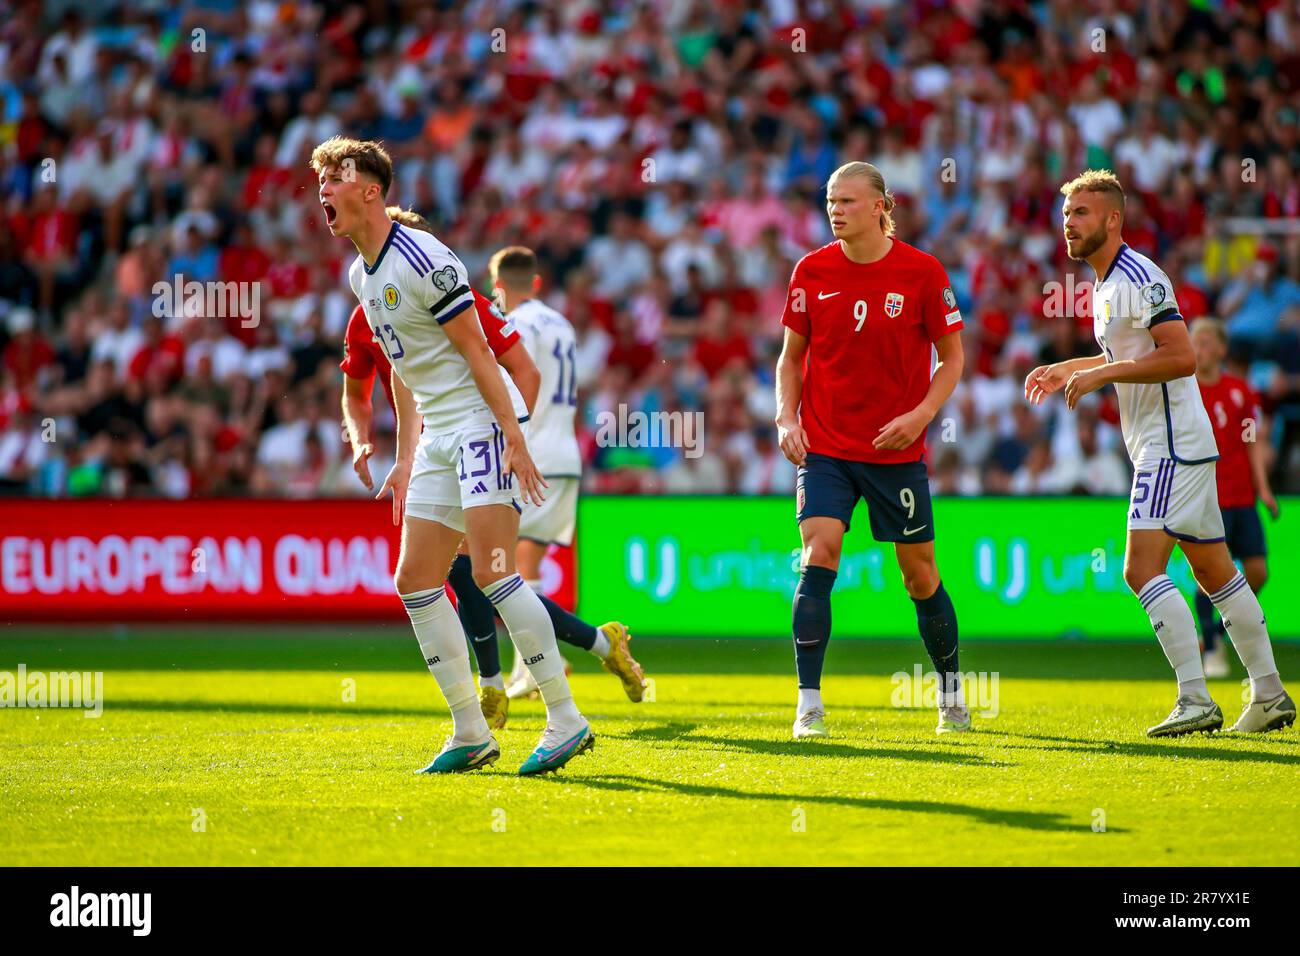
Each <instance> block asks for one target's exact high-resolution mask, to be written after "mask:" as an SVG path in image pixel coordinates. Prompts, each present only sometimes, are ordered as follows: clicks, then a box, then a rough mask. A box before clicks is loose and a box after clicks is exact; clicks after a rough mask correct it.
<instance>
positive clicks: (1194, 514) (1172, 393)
mask: <svg viewBox="0 0 1300 956" xmlns="http://www.w3.org/2000/svg"><path fill="white" fill-rule="evenodd" d="M1061 192H1062V193H1063V194H1064V195H1065V205H1064V209H1063V217H1064V231H1065V242H1066V246H1067V251H1068V253H1069V256H1070V258H1071V259H1073V260H1075V261H1076V262H1087V263H1088V264H1089V265H1091V266H1092V268H1093V270H1094V271H1095V272H1096V275H1097V282H1096V284H1095V285H1094V286H1093V294H1092V314H1093V333H1094V335H1095V336H1096V339H1097V344H1098V345H1099V346H1101V350H1102V354H1101V355H1096V356H1092V357H1090V358H1078V359H1070V360H1069V361H1066V362H1058V363H1056V364H1054V365H1044V366H1040V367H1039V368H1036V369H1034V370H1033V371H1032V372H1030V373H1029V376H1028V377H1027V378H1026V379H1025V397H1026V398H1027V399H1028V400H1029V401H1031V402H1033V403H1034V404H1038V403H1040V402H1042V401H1043V399H1044V398H1045V397H1046V396H1047V395H1050V394H1051V393H1052V392H1055V391H1058V390H1061V389H1064V391H1065V401H1066V404H1067V405H1068V406H1069V407H1070V408H1074V407H1076V406H1077V405H1078V403H1079V400H1080V399H1081V398H1083V396H1085V395H1087V394H1089V393H1090V392H1095V391H1097V390H1098V389H1100V388H1102V387H1104V386H1106V385H1110V384H1113V385H1114V386H1115V391H1116V393H1117V394H1118V396H1119V414H1120V427H1121V429H1122V431H1123V433H1124V443H1125V445H1126V446H1127V447H1128V453H1129V457H1130V458H1131V459H1132V461H1133V471H1134V474H1133V490H1132V494H1131V497H1130V500H1129V504H1128V540H1127V543H1126V547H1125V552H1124V580H1125V581H1126V582H1127V583H1128V586H1129V587H1130V588H1132V590H1133V593H1134V594H1136V595H1137V597H1138V600H1139V601H1140V602H1141V603H1142V608H1143V610H1145V611H1146V613H1147V615H1148V616H1149V617H1150V619H1151V626H1152V628H1153V629H1154V630H1155V634H1156V638H1157V639H1158V640H1159V641H1160V646H1161V648H1162V649H1163V650H1164V652H1165V656H1166V657H1167V658H1168V660H1169V664H1170V666H1172V667H1173V669H1174V674H1175V676H1176V677H1177V679H1178V698H1177V701H1176V703H1175V704H1174V709H1173V711H1172V712H1171V713H1170V714H1169V716H1168V717H1167V718H1165V719H1164V720H1163V721H1161V722H1160V723H1158V724H1156V725H1155V726H1154V727H1151V728H1149V729H1148V730H1147V734H1148V735H1149V736H1152V737H1174V736H1179V735H1181V734H1188V733H1192V732H1194V731H1207V732H1208V731H1215V730H1218V729H1219V728H1220V727H1222V726H1223V712H1222V711H1221V710H1220V709H1219V705H1218V704H1216V703H1215V702H1214V701H1213V700H1212V699H1211V698H1210V692H1209V689H1208V688H1207V686H1206V683H1205V672H1204V670H1203V669H1202V664H1201V654H1200V645H1199V641H1198V639H1197V634H1196V624H1195V622H1194V621H1193V619H1192V612H1191V610H1190V609H1189V608H1188V606H1187V600H1186V599H1185V598H1184V597H1183V595H1182V594H1181V593H1180V592H1179V590H1178V588H1177V587H1176V586H1175V585H1174V582H1173V581H1172V580H1170V578H1169V575H1168V574H1167V573H1166V570H1167V568H1168V565H1169V558H1170V556H1171V555H1172V554H1173V549H1174V546H1175V545H1177V546H1178V547H1179V548H1180V549H1181V550H1182V552H1183V554H1184V555H1185V556H1186V557H1187V562H1188V564H1189V565H1191V569H1192V574H1193V576H1194V577H1195V578H1196V583H1197V584H1198V585H1199V586H1200V588H1201V590H1202V591H1204V592H1205V594H1206V595H1207V596H1208V597H1209V599H1210V600H1211V601H1212V602H1214V605H1215V607H1217V608H1218V610H1219V614H1220V615H1221V616H1222V618H1223V624H1224V627H1225V628H1226V629H1227V631H1228V635H1229V636H1230V637H1231V638H1232V646H1233V647H1234V648H1235V649H1236V652H1237V654H1238V656H1239V657H1240V658H1241V662H1242V664H1244V665H1245V667H1246V673H1247V674H1249V675H1250V703H1248V704H1247V705H1246V707H1245V709H1244V710H1243V711H1242V713H1241V716H1240V717H1239V718H1238V720H1237V722H1236V723H1235V724H1234V725H1233V726H1232V730H1233V731H1237V732H1251V733H1259V732H1263V731H1268V730H1277V729H1280V728H1282V727H1286V726H1289V725H1290V724H1292V723H1293V722H1294V721H1295V712H1296V711H1295V702H1294V701H1293V700H1292V699H1291V695H1290V694H1288V693H1287V692H1286V689H1285V688H1284V687H1283V686H1282V679H1281V677H1280V676H1279V674H1278V670H1277V665H1276V663H1274V660H1273V647H1272V644H1271V643H1270V641H1269V636H1268V629H1267V627H1266V626H1265V623H1264V612H1263V611H1262V610H1261V609H1260V606H1259V600H1258V599H1257V598H1256V597H1255V592H1254V591H1252V590H1251V589H1250V586H1249V585H1248V584H1247V583H1246V579H1245V577H1244V576H1243V575H1242V573H1241V572H1240V571H1238V570H1237V567H1236V565H1234V564H1233V563H1232V557H1231V556H1230V555H1229V553H1228V547H1227V545H1226V544H1225V543H1224V531H1223V516H1222V515H1221V513H1220V512H1219V500H1218V491H1217V488H1216V484H1215V478H1214V471H1215V468H1214V463H1215V461H1216V460H1217V459H1218V457H1219V455H1218V449H1217V447H1216V445H1215V441H1214V431H1213V429H1212V428H1211V425H1210V419H1209V416H1208V415H1207V414H1206V412H1205V405H1204V403H1203V402H1202V401H1201V393H1200V389H1199V388H1198V386H1197V384H1196V377H1195V376H1196V357H1195V354H1194V352H1193V350H1192V342H1191V337H1190V335H1189V334H1188V331H1187V325H1186V323H1185V322H1184V320H1183V317H1182V315H1180V314H1179V311H1178V303H1177V301H1176V300H1175V297H1174V290H1173V287H1172V286H1171V285H1170V283H1169V277H1168V276H1167V275H1165V273H1164V272H1163V271H1161V269H1160V268H1159V267H1158V266H1157V265H1156V264H1155V263H1154V262H1152V261H1151V259H1149V258H1148V257H1146V256H1144V255H1142V254H1141V253H1138V252H1135V251H1134V250H1132V249H1130V248H1129V247H1128V245H1127V243H1125V242H1124V240H1123V237H1122V236H1121V229H1122V228H1123V225H1124V190H1123V189H1122V187H1121V186H1120V183H1119V180H1118V179H1117V178H1116V177H1115V176H1114V174H1113V173H1111V172H1110V171H1108V170H1088V171H1087V172H1085V173H1083V174H1082V175H1080V176H1078V177H1077V178H1075V179H1073V180H1071V181H1070V182H1068V183H1066V184H1065V185H1064V186H1062V187H1061Z"/></svg>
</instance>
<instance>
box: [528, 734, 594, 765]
mask: <svg viewBox="0 0 1300 956" xmlns="http://www.w3.org/2000/svg"><path fill="white" fill-rule="evenodd" d="M595 745H596V735H595V734H593V733H592V732H591V725H587V726H585V727H583V728H582V729H581V730H580V731H578V732H577V733H576V734H573V735H572V736H569V737H563V738H561V737H560V736H559V734H558V732H556V731H553V730H552V729H551V728H550V727H549V726H548V727H547V728H546V731H545V733H543V734H542V739H541V740H540V741H538V744H537V749H536V750H534V751H533V752H532V753H531V754H529V755H528V759H527V760H525V761H524V765H523V766H522V767H520V768H519V776H521V777H531V776H533V775H534V774H539V773H550V772H551V771H553V770H559V769H560V768H561V767H563V766H564V765H565V764H566V763H568V762H569V761H570V760H572V759H573V758H574V757H576V756H577V755H578V754H580V753H584V752H585V751H588V750H590V749H591V748H592V747H594V746H595Z"/></svg>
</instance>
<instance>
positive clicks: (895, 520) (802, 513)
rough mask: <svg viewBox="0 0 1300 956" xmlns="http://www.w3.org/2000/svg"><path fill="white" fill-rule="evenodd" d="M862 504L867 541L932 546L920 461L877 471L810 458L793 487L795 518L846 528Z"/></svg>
mask: <svg viewBox="0 0 1300 956" xmlns="http://www.w3.org/2000/svg"><path fill="white" fill-rule="evenodd" d="M859 498H863V499H866V502H867V517H868V519H869V520H870V521H871V536H872V537H873V538H875V539H876V540H877V541H894V542H898V543H901V544H914V543H919V542H923V541H933V540H934V512H933V510H932V508H931V503H930V478H929V475H928V474H927V472H926V469H925V462H924V461H909V462H903V463H901V464H896V465H878V464H872V463H871V462H865V461H846V460H844V459H843V458H832V457H831V456H830V455H819V454H816V453H815V452H810V453H809V454H808V457H807V459H806V460H805V461H804V464H803V465H802V466H800V468H799V474H798V478H797V480H796V484H795V515H796V516H797V518H798V520H799V521H803V520H804V519H805V518H839V519H840V520H841V521H843V522H844V530H845V531H847V530H848V529H849V526H850V520H851V519H852V517H853V509H854V508H855V507H857V504H858V499H859Z"/></svg>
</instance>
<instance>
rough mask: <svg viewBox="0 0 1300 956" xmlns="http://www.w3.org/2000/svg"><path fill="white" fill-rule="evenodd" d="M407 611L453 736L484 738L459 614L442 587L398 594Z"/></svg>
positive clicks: (477, 740)
mask: <svg viewBox="0 0 1300 956" xmlns="http://www.w3.org/2000/svg"><path fill="white" fill-rule="evenodd" d="M400 597H401V599H402V603H403V604H404V605H406V614H407V616H408V617H409V618H410V619H411V627H412V628H413V629H414V630H415V639H416V640H417V641H419V642H420V653H422V654H423V655H424V663H425V664H427V665H428V667H429V672H430V673H431V674H433V679H434V680H436V681H437V682H438V688H439V689H440V690H441V691H442V696H443V697H445V698H447V706H448V707H450V708H451V721H452V726H453V728H454V729H453V731H452V736H453V737H454V738H455V740H456V743H458V744H477V743H482V742H483V741H485V740H487V738H488V735H489V733H490V732H491V731H490V730H489V729H488V725H487V721H486V720H484V719H483V711H482V710H481V709H480V708H479V705H478V694H477V693H475V691H474V673H473V671H471V670H470V666H469V648H468V647H466V646H465V633H464V631H462V630H461V627H460V618H458V617H457V616H456V611H455V609H454V608H452V606H451V602H450V601H448V600H446V599H445V597H444V596H443V589H442V588H430V589H429V590H427V591H415V592H413V593H411V594H402V595H400Z"/></svg>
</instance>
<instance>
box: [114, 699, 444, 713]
mask: <svg viewBox="0 0 1300 956" xmlns="http://www.w3.org/2000/svg"><path fill="white" fill-rule="evenodd" d="M110 708H111V709H112V710H146V711H160V712H166V711H173V710H174V711H206V712H209V713H214V714H219V713H223V712H225V713H234V714H268V715H269V714H300V715H302V716H304V717H315V716H321V717H325V716H344V715H345V716H348V717H446V716H447V708H446V707H445V706H440V705H438V704H432V703H431V704H430V705H429V706H427V707H368V706H365V705H363V704H328V705H322V704H287V703H271V702H265V703H262V702H259V701H251V700H143V699H141V700H132V699H126V700H110V701H109V702H108V703H106V704H105V709H106V710H107V709H110Z"/></svg>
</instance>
